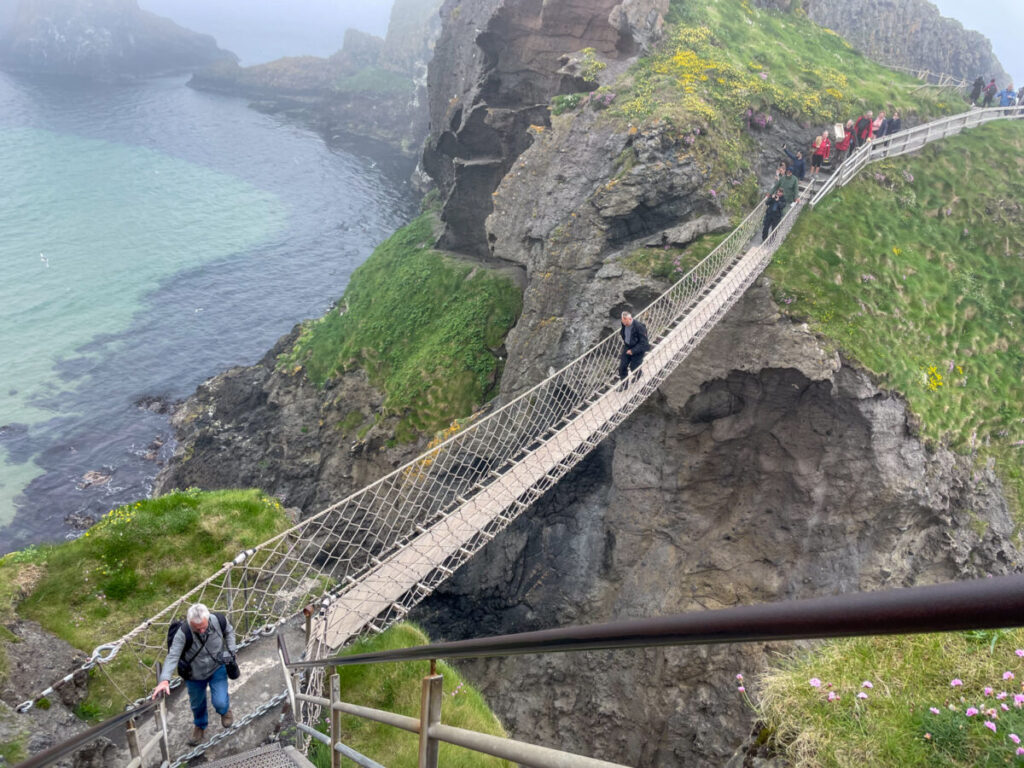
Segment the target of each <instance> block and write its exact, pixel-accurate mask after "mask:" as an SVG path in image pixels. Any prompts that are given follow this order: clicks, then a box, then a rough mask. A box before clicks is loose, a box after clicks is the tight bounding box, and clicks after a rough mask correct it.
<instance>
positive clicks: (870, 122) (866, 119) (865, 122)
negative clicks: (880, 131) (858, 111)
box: [854, 109, 875, 147]
mask: <svg viewBox="0 0 1024 768" xmlns="http://www.w3.org/2000/svg"><path fill="white" fill-rule="evenodd" d="M874 121H875V113H874V112H872V111H871V110H870V109H869V110H868V111H867V112H865V113H864V114H863V115H861V116H860V118H859V119H858V120H857V123H856V124H855V125H854V133H855V134H856V136H857V146H858V147H863V146H864V145H865V144H867V143H868V142H869V141H871V139H873V138H874V136H875V133H874Z"/></svg>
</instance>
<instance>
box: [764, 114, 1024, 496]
mask: <svg viewBox="0 0 1024 768" xmlns="http://www.w3.org/2000/svg"><path fill="white" fill-rule="evenodd" d="M1022 164H1024V125H1022V124H1020V123H1017V122H1013V123H1009V122H1007V123H998V124H990V125H987V126H984V127H982V128H978V129H975V130H973V131H970V132H968V133H965V134H963V135H961V136H958V137H955V138H952V139H948V140H946V141H943V142H941V143H935V144H932V145H930V146H929V147H927V148H926V149H925V150H924V151H923V152H921V153H920V154H919V155H917V156H915V157H913V158H903V159H897V160H892V161H885V162H884V163H882V164H876V165H873V166H869V167H868V168H867V169H866V170H865V171H864V172H863V173H862V174H861V176H860V178H858V179H857V180H856V181H854V182H853V183H852V184H850V185H849V186H848V187H846V188H844V189H842V190H840V191H839V192H837V193H835V194H833V195H832V196H830V197H829V198H827V199H826V200H825V202H823V203H822V204H821V205H819V206H818V207H817V208H815V209H813V210H809V211H807V212H806V213H805V214H804V215H803V216H802V217H801V218H800V220H799V222H798V223H797V225H796V227H795V228H794V230H793V233H792V234H791V235H790V236H789V238H788V239H787V240H786V242H785V243H784V244H783V246H782V248H781V249H780V250H779V252H778V254H777V255H776V257H775V260H774V262H773V263H772V265H771V267H770V268H769V271H768V274H769V276H770V277H771V278H772V281H773V283H774V286H775V292H776V299H777V301H778V302H779V304H780V306H782V307H783V308H784V309H785V311H787V312H788V313H790V314H791V315H793V316H794V317H797V318H799V319H806V320H807V321H808V322H809V323H810V324H811V327H812V328H814V329H815V330H817V331H819V332H821V333H822V334H823V335H825V336H828V337H829V338H831V339H834V340H836V341H837V342H838V344H839V346H840V347H841V349H842V351H843V352H844V353H845V354H846V355H848V356H849V357H850V358H852V359H854V360H855V361H857V362H858V363H859V364H860V365H862V366H863V367H865V368H867V369H868V370H870V371H873V372H874V373H875V374H876V375H877V376H878V378H879V379H880V380H881V382H882V384H883V385H884V386H887V387H890V388H892V389H896V390H898V391H899V392H901V393H902V394H903V395H905V396H906V398H907V399H908V401H909V402H910V405H911V407H912V408H913V410H914V413H916V414H917V415H918V416H919V417H920V419H921V432H922V434H923V435H924V436H925V437H926V438H927V439H929V440H932V441H934V442H937V443H942V444H945V445H948V446H950V447H952V448H953V449H955V450H957V451H960V452H963V453H971V454H973V455H977V456H978V457H979V459H987V458H993V459H996V460H997V468H998V471H999V472H1000V475H1001V477H1002V478H1003V479H1004V481H1005V482H1006V485H1007V488H1008V490H1009V491H1010V498H1011V501H1013V502H1014V503H1015V504H1016V509H1017V512H1018V515H1019V514H1020V511H1021V503H1020V502H1021V499H1022V497H1024V483H1022V472H1021V463H1022V458H1024V322H1022V318H1021V309H1022V308H1024V205H1022V203H1021V201H1024V179H1022V178H1021V176H1020V168H1021V166H1022Z"/></svg>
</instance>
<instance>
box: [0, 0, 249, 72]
mask: <svg viewBox="0 0 1024 768" xmlns="http://www.w3.org/2000/svg"><path fill="white" fill-rule="evenodd" d="M235 60H236V59H235V56H234V54H232V53H229V52H227V51H222V50H221V49H220V48H218V47H217V43H216V41H215V40H214V39H213V38H212V37H210V36H209V35H201V34H198V33H196V32H192V31H190V30H187V29H184V28H183V27H179V26H178V25H177V24H175V23H174V22H173V21H171V20H170V19H165V18H162V17H160V16H156V15H155V14H152V13H148V12H146V11H143V10H141V9H140V8H139V5H138V2H137V0H20V2H17V1H14V2H13V6H12V7H9V8H8V11H7V12H5V13H3V14H0V66H2V67H4V68H5V69H11V70H15V71H27V72H42V73H46V74H57V75H76V76H81V77H95V78H116V77H148V76H153V75H164V74H172V73H182V72H190V71H193V70H195V69H199V68H201V67H206V66H210V65H211V64H215V63H217V62H234V61H235Z"/></svg>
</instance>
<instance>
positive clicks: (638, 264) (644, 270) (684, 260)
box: [623, 234, 727, 282]
mask: <svg viewBox="0 0 1024 768" xmlns="http://www.w3.org/2000/svg"><path fill="white" fill-rule="evenodd" d="M726 237H727V235H726V234H718V235H704V236H702V237H700V238H698V239H697V240H695V241H694V242H692V243H690V245H688V246H686V248H670V247H668V246H664V247H658V248H638V249H636V250H635V251H633V252H632V253H631V254H629V256H627V257H626V258H625V259H624V260H623V264H624V265H625V266H627V267H629V268H630V269H631V270H633V271H634V272H637V273H638V274H641V275H647V276H650V277H656V278H659V279H661V280H666V281H668V282H675V281H676V280H678V279H679V278H681V277H682V276H683V275H685V274H686V273H687V272H689V271H690V270H691V269H693V268H694V267H695V266H696V265H697V264H698V263H699V262H700V261H701V259H703V258H704V257H705V256H707V255H708V254H709V253H711V251H713V250H714V249H715V248H716V247H717V246H718V244H719V243H720V242H722V241H723V240H724V239H725V238H726Z"/></svg>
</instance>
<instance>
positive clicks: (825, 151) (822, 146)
mask: <svg viewBox="0 0 1024 768" xmlns="http://www.w3.org/2000/svg"><path fill="white" fill-rule="evenodd" d="M831 154H832V141H831V140H830V139H829V137H828V129H826V130H824V131H822V133H821V136H819V137H818V138H816V139H815V140H814V154H813V155H811V176H812V177H813V176H817V175H818V171H820V170H821V164H822V163H823V162H825V161H826V160H828V159H829V157H830V156H831Z"/></svg>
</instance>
